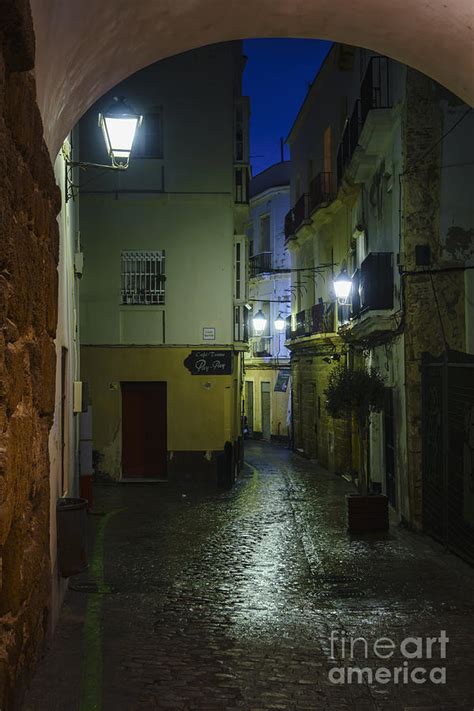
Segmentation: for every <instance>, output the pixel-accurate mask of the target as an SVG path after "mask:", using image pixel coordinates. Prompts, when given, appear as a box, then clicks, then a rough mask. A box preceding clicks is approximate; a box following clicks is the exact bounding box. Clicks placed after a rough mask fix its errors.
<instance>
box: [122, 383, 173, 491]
mask: <svg viewBox="0 0 474 711" xmlns="http://www.w3.org/2000/svg"><path fill="white" fill-rule="evenodd" d="M122 476H123V477H124V478H127V477H143V478H147V477H151V478H157V479H162V478H165V477H166V383H159V382H153V383H122Z"/></svg>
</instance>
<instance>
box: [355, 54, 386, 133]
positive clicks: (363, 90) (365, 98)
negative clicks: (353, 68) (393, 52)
mask: <svg viewBox="0 0 474 711" xmlns="http://www.w3.org/2000/svg"><path fill="white" fill-rule="evenodd" d="M389 62H390V60H389V58H388V57H372V58H371V59H370V61H369V64H368V67H367V71H366V72H365V76H364V78H363V80H362V84H361V85H360V119H361V123H362V125H363V124H364V123H365V121H366V119H367V116H368V114H369V111H371V110H372V109H390V108H391V107H392V101H391V90H390V72H389V68H390V64H389Z"/></svg>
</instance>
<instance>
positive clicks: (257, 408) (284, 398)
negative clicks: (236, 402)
mask: <svg viewBox="0 0 474 711" xmlns="http://www.w3.org/2000/svg"><path fill="white" fill-rule="evenodd" d="M279 372H280V370H279V369H278V370H277V369H271V368H255V367H253V368H247V369H246V373H245V382H246V383H247V382H248V381H252V382H253V416H254V421H253V425H252V424H251V423H250V422H249V423H248V424H249V426H250V427H251V431H254V432H261V431H262V405H261V383H262V382H265V381H267V382H269V383H270V391H271V397H270V408H271V413H270V417H271V433H272V436H274V437H277V436H281V437H288V434H289V433H288V427H287V419H288V397H289V392H290V386H289V385H288V390H287V391H286V393H282V392H275V391H274V387H275V382H276V380H277V378H278V373H279ZM246 397H247V391H246V389H244V398H246ZM245 414H246V415H247V417H248V411H247V402H246V401H245Z"/></svg>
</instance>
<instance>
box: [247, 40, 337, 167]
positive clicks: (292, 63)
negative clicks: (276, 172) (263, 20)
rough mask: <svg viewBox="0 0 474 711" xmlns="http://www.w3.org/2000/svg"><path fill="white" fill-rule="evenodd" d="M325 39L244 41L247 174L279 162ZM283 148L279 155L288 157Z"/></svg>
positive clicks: (323, 52)
mask: <svg viewBox="0 0 474 711" xmlns="http://www.w3.org/2000/svg"><path fill="white" fill-rule="evenodd" d="M330 47H331V42H326V41H323V40H306V39H252V40H245V42H244V53H245V54H246V55H247V57H248V62H247V66H246V68H245V72H244V87H243V89H244V94H245V95H247V96H250V110H251V117H250V161H251V164H252V172H253V175H256V174H257V173H260V172H261V171H262V170H265V168H268V166H269V165H272V163H276V162H278V161H279V160H280V136H283V138H286V137H287V135H288V133H289V130H290V128H291V126H292V125H293V121H294V119H295V117H296V114H297V113H298V109H299V108H300V106H301V104H302V103H303V100H304V97H305V96H306V93H307V91H308V85H309V84H310V83H311V81H312V80H313V78H314V75H315V74H316V71H317V70H318V69H319V67H320V66H321V63H322V61H323V60H324V58H325V57H326V55H327V53H328V51H329V49H330ZM288 156H289V152H288V146H285V158H288Z"/></svg>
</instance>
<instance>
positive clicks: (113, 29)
mask: <svg viewBox="0 0 474 711" xmlns="http://www.w3.org/2000/svg"><path fill="white" fill-rule="evenodd" d="M31 5H32V11H33V19H34V28H35V34H36V72H35V73H36V82H37V89H38V104H39V107H40V111H41V114H42V117H43V123H44V131H45V140H46V143H47V145H48V147H49V150H50V154H51V155H52V156H53V157H54V156H55V155H56V153H57V151H58V149H59V146H60V144H61V141H62V140H63V139H64V138H65V136H66V134H67V133H68V131H69V129H70V128H72V126H73V125H74V124H75V123H76V122H77V121H78V119H79V118H80V117H81V116H82V114H83V113H84V112H85V111H86V110H87V109H88V108H89V106H91V105H92V104H93V103H94V101H96V100H97V99H98V98H99V97H100V96H102V95H103V94H104V93H105V92H106V91H107V90H109V89H110V88H111V87H113V86H114V85H115V84H117V83H118V82H119V81H121V80H122V79H124V78H125V77H127V76H129V75H130V74H132V73H134V72H135V71H138V70H139V69H141V68H143V67H145V66H147V65H148V64H151V63H152V62H156V61H158V60H159V59H163V58H164V57H168V56H170V55H173V54H178V53H180V52H183V51H186V50H189V49H194V48H196V47H198V46H202V45H205V44H212V43H214V42H223V41H227V40H232V39H242V38H246V37H313V38H318V39H330V40H334V41H338V42H344V43H348V44H354V45H357V46H360V47H368V48H370V49H373V50H376V51H378V52H380V53H381V54H386V55H388V56H390V57H392V58H393V59H397V60H398V61H400V62H402V63H404V64H407V65H409V66H411V67H413V68H415V69H418V70H420V71H421V72H423V73H425V74H427V75H428V76H430V77H431V78H433V79H436V80H437V81H438V82H439V83H440V84H442V85H444V86H446V87H447V88H448V89H450V90H451V91H452V92H454V93H455V94H457V95H458V96H459V97H460V98H462V99H463V100H464V101H466V102H467V103H472V102H474V73H473V72H472V68H473V61H474V45H473V37H472V28H473V23H474V10H473V6H472V3H471V0H451V2H449V3H448V2H446V1H445V0H428V2H423V3H421V2H413V0H359V1H358V2H357V3H354V2H353V1H352V0H298V2H295V0H258V3H257V8H256V7H255V1H254V0H240V2H238V3H237V2H229V1H228V2H222V0H177V1H176V2H170V1H169V0H138V2H137V1H133V0H102V2H100V3H97V1H96V0H82V2H80V3H73V2H70V3H64V2H62V0H32V2H31Z"/></svg>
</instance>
